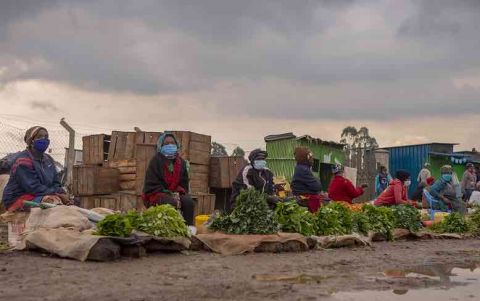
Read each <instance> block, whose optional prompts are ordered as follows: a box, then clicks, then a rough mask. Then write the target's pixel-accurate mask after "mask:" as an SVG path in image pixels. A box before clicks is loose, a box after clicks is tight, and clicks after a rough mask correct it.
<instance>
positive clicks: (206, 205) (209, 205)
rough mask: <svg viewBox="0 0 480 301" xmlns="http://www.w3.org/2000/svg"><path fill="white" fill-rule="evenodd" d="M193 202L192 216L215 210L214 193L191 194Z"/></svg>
mask: <svg viewBox="0 0 480 301" xmlns="http://www.w3.org/2000/svg"><path fill="white" fill-rule="evenodd" d="M192 198H193V201H194V202H195V210H194V216H197V215H201V214H207V215H210V214H212V213H213V212H214V211H215V195H214V194H209V193H197V194H192Z"/></svg>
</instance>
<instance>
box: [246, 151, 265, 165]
mask: <svg viewBox="0 0 480 301" xmlns="http://www.w3.org/2000/svg"><path fill="white" fill-rule="evenodd" d="M267 157H268V153H267V152H266V151H264V150H261V149H259V148H257V149H254V150H253V151H251V152H250V154H249V155H248V160H249V161H250V163H253V162H254V161H255V160H265V159H266V158H267Z"/></svg>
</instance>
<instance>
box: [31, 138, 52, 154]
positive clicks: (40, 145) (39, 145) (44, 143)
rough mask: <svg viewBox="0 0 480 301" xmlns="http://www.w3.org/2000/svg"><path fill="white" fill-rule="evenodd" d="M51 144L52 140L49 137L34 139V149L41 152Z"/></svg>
mask: <svg viewBox="0 0 480 301" xmlns="http://www.w3.org/2000/svg"><path fill="white" fill-rule="evenodd" d="M49 145H50V140H48V139H47V138H42V139H37V140H34V141H33V149H35V150H36V151H38V152H40V153H44V152H45V151H46V150H47V149H48V146H49Z"/></svg>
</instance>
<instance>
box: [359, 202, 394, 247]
mask: <svg viewBox="0 0 480 301" xmlns="http://www.w3.org/2000/svg"><path fill="white" fill-rule="evenodd" d="M362 212H363V213H364V214H365V215H366V216H367V218H368V224H369V225H370V230H371V231H373V232H375V233H381V234H383V235H384V236H385V237H386V238H387V240H392V239H393V234H392V231H393V229H394V215H393V212H392V210H391V209H390V208H388V207H377V206H373V205H364V206H363V207H362Z"/></svg>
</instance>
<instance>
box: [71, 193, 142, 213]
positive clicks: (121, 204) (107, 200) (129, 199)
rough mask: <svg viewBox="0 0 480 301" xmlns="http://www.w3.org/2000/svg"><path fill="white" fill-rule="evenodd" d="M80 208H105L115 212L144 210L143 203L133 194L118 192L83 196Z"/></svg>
mask: <svg viewBox="0 0 480 301" xmlns="http://www.w3.org/2000/svg"><path fill="white" fill-rule="evenodd" d="M80 207H82V208H85V209H92V208H107V209H111V210H115V211H121V212H128V211H129V210H132V209H135V210H137V211H142V210H143V209H144V206H143V201H142V199H141V198H140V197H138V196H136V195H135V194H130V193H125V192H118V193H114V194H109V195H94V196H84V197H81V198H80Z"/></svg>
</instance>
